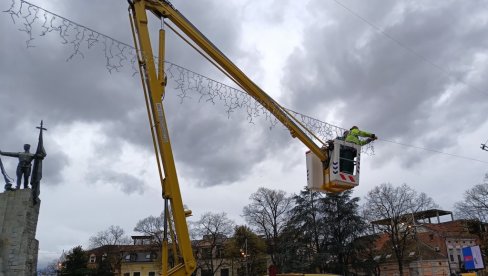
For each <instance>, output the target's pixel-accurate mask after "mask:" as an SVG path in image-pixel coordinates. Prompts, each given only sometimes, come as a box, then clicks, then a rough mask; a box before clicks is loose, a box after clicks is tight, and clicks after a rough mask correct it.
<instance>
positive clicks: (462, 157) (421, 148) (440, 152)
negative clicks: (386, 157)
mask: <svg viewBox="0 0 488 276" xmlns="http://www.w3.org/2000/svg"><path fill="white" fill-rule="evenodd" d="M378 140H380V141H384V142H388V143H392V144H397V145H400V146H404V147H409V148H414V149H420V150H425V151H430V152H434V153H438V154H443V155H447V156H451V157H456V158H460V159H465V160H470V161H476V162H480V163H484V164H488V162H487V161H483V160H479V159H476V158H471V157H467V156H462V155H457V154H453V153H447V152H442V151H439V150H435V149H429V148H424V147H419V146H414V145H408V144H404V143H400V142H395V141H390V140H386V139H378Z"/></svg>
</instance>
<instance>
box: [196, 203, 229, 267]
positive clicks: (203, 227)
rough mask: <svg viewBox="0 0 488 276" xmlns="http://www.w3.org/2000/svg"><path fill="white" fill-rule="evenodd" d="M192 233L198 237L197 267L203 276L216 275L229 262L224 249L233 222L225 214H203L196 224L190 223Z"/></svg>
mask: <svg viewBox="0 0 488 276" xmlns="http://www.w3.org/2000/svg"><path fill="white" fill-rule="evenodd" d="M190 225H191V228H192V232H193V234H194V235H196V236H198V237H199V238H200V240H198V241H197V249H198V250H197V252H198V253H197V256H196V259H197V265H198V268H199V269H202V270H204V271H205V273H203V271H202V275H203V274H206V275H207V274H211V275H216V273H217V271H219V269H220V268H221V267H222V266H223V265H224V264H226V262H227V261H228V260H231V256H230V254H228V252H226V250H225V248H226V245H227V241H228V239H229V237H230V236H231V235H232V233H233V231H234V230H233V229H234V222H233V221H232V220H230V219H229V218H227V214H226V213H223V212H222V213H217V214H215V213H210V212H207V213H204V214H203V215H202V216H201V217H200V219H199V220H198V221H196V222H191V223H190Z"/></svg>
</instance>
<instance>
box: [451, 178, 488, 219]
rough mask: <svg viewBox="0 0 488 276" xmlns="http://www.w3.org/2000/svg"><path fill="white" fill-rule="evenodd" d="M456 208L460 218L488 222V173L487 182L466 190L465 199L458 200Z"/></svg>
mask: <svg viewBox="0 0 488 276" xmlns="http://www.w3.org/2000/svg"><path fill="white" fill-rule="evenodd" d="M454 208H455V212H456V215H457V216H458V217H460V218H464V219H472V220H478V221H481V222H488V175H486V176H485V183H483V184H478V185H476V186H474V187H473V188H471V189H469V190H467V191H466V192H464V200H463V201H460V202H456V204H455V205H454Z"/></svg>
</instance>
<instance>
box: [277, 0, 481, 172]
mask: <svg viewBox="0 0 488 276" xmlns="http://www.w3.org/2000/svg"><path fill="white" fill-rule="evenodd" d="M340 3H343V4H344V5H346V6H348V7H351V8H352V9H353V10H355V11H356V12H357V13H359V14H361V16H363V17H364V18H366V19H371V21H373V23H374V24H376V25H379V26H380V28H382V29H383V30H384V31H385V32H386V33H388V34H390V35H391V36H392V37H395V39H397V40H398V41H400V43H402V45H406V47H408V48H410V49H412V50H413V51H415V53H414V54H412V53H411V52H410V51H409V50H406V49H404V48H402V47H400V46H399V45H398V44H397V43H396V42H394V41H392V40H390V39H388V38H386V37H385V36H383V35H381V34H378V33H377V32H376V31H374V29H373V28H371V27H370V26H368V25H367V24H365V23H364V22H363V21H361V20H360V19H358V18H356V17H355V16H353V15H351V14H350V13H348V12H347V11H346V10H345V9H343V8H341V7H340V6H339V5H337V4H336V3H329V2H327V3H325V2H321V1H320V2H319V1H314V2H312V4H311V6H310V9H311V10H312V9H313V10H314V11H313V12H314V13H315V14H317V15H323V16H324V15H326V16H328V19H330V20H332V21H333V22H334V23H333V24H328V25H327V24H326V25H317V24H314V25H310V26H308V27H307V28H306V29H305V33H304V37H305V39H304V43H303V45H301V49H296V50H295V52H294V53H293V54H292V55H291V56H290V58H289V59H288V62H287V67H286V69H285V70H286V74H285V76H284V78H283V81H282V83H283V84H284V85H285V86H286V87H287V89H288V90H290V91H291V92H292V93H290V94H291V95H292V96H291V97H290V98H288V99H287V100H288V101H289V103H290V104H289V105H290V106H291V107H293V108H296V109H298V110H306V108H307V107H309V106H310V103H312V102H313V103H314V104H316V106H317V107H320V108H322V109H323V107H324V106H325V107H326V108H327V107H328V108H337V106H338V105H341V104H342V107H341V108H340V109H339V111H336V114H341V117H342V118H341V119H343V121H344V122H345V123H346V124H347V125H346V126H349V125H360V126H361V127H363V128H365V129H367V130H370V131H373V132H376V133H377V134H378V135H380V138H386V139H397V140H399V141H403V142H408V143H410V144H420V145H425V146H426V147H431V148H434V149H438V150H442V149H445V148H450V147H452V146H454V145H456V141H457V138H456V135H457V134H459V133H462V132H471V131H474V130H475V129H476V128H477V126H478V125H479V124H480V123H481V122H483V121H484V118H483V116H480V114H482V113H483V110H486V108H487V107H488V100H487V98H486V95H483V94H482V93H479V92H477V91H476V89H474V88H473V86H474V87H477V88H479V89H480V90H483V91H484V90H486V84H485V83H484V82H481V81H477V80H475V79H469V78H468V75H469V74H471V73H472V71H471V70H472V69H470V68H471V67H473V66H474V65H475V59H476V58H477V56H478V55H479V54H481V53H483V52H484V49H486V44H487V42H488V40H487V39H486V37H485V36H481V35H479V34H480V31H481V30H484V29H486V21H476V23H473V22H472V21H470V20H465V19H466V18H470V17H471V18H472V17H473V16H474V18H476V17H477V16H479V17H483V16H485V17H486V13H487V10H486V9H480V7H479V5H477V4H475V3H472V2H470V3H465V2H463V5H462V8H460V7H459V5H457V4H456V3H454V2H442V4H439V3H438V4H437V5H435V7H433V6H428V3H427V4H424V2H422V3H413V2H391V3H390V5H383V4H384V2H374V3H371V2H368V3H367V5H366V4H365V3H363V2H360V1H340ZM334 6H335V7H334ZM377 8H378V9H381V12H378V10H377ZM327 9H332V10H333V11H334V12H335V13H332V12H330V13H328V12H326V11H324V10H327ZM468 14H469V15H468ZM393 15H395V16H393ZM452 15H455V16H454V17H453V16H452ZM332 38H334V39H332ZM417 55H421V57H418V56H417ZM423 57H425V58H426V59H428V62H425V61H424V60H423ZM431 62H434V63H435V64H436V65H438V66H440V67H442V70H439V69H438V68H436V66H435V65H434V66H433V65H432V64H430V63H431ZM475 70H476V71H477V72H479V74H480V75H482V74H483V73H482V72H484V71H485V70H486V69H485V68H476V69H475ZM444 71H449V72H451V71H452V72H453V75H455V76H456V77H452V75H447V74H446V73H445V72H444ZM460 80H465V81H466V82H468V83H469V85H468V86H467V85H464V84H463V83H461V82H460ZM458 86H461V88H460V89H459V88H458V91H457V92H455V93H453V95H452V96H451V98H450V99H449V100H448V101H446V102H445V103H443V104H437V105H436V102H437V101H438V100H439V99H440V97H441V96H442V95H443V94H444V93H445V92H446V91H447V90H448V89H452V88H454V87H458ZM311 111H312V113H313V111H314V110H313V109H312V110H311ZM453 134H454V135H453ZM407 156H408V155H407ZM410 158H414V159H415V158H416V157H415V156H414V155H410ZM407 163H408V164H411V163H412V162H410V161H407Z"/></svg>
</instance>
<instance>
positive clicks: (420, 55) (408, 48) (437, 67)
mask: <svg viewBox="0 0 488 276" xmlns="http://www.w3.org/2000/svg"><path fill="white" fill-rule="evenodd" d="M334 2H335V3H336V4H337V5H339V6H341V7H342V8H343V9H345V10H346V11H348V12H349V13H350V14H352V15H354V16H355V17H356V18H358V19H359V20H361V21H363V22H364V23H366V24H367V25H369V26H370V27H371V28H373V29H374V30H375V31H376V32H377V33H379V34H381V35H383V36H384V37H386V38H388V39H389V40H391V41H393V42H395V44H397V45H398V46H399V47H401V48H403V49H404V50H406V51H407V52H408V53H410V54H411V55H413V56H414V57H416V58H418V59H419V60H421V61H423V62H425V63H427V64H429V65H431V66H432V67H434V68H436V69H437V70H439V71H440V72H442V73H443V74H444V75H446V76H448V77H450V78H454V79H455V80H456V81H459V82H461V83H463V84H464V85H466V86H468V87H470V88H472V89H474V90H476V91H477V92H478V93H481V94H484V95H486V96H488V93H487V92H485V91H483V90H481V89H479V88H478V87H476V86H473V85H471V84H469V83H466V82H465V81H463V80H462V79H461V78H460V77H458V76H456V75H454V74H453V73H451V72H450V71H449V70H446V69H445V68H443V67H441V66H440V65H438V64H436V63H434V62H433V61H431V60H430V59H428V58H427V57H425V56H424V55H422V54H420V53H418V52H416V51H415V50H413V49H412V48H410V47H408V46H407V45H406V44H405V43H403V42H401V41H400V40H398V39H396V38H394V37H393V36H391V35H390V34H389V33H387V32H386V31H384V30H383V29H381V28H380V27H378V26H377V25H375V24H374V23H372V22H371V21H369V20H367V19H366V18H365V17H363V16H361V15H360V14H359V13H358V12H356V11H354V10H353V9H351V8H349V7H347V6H346V5H344V4H343V3H342V2H340V1H339V0H334Z"/></svg>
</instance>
